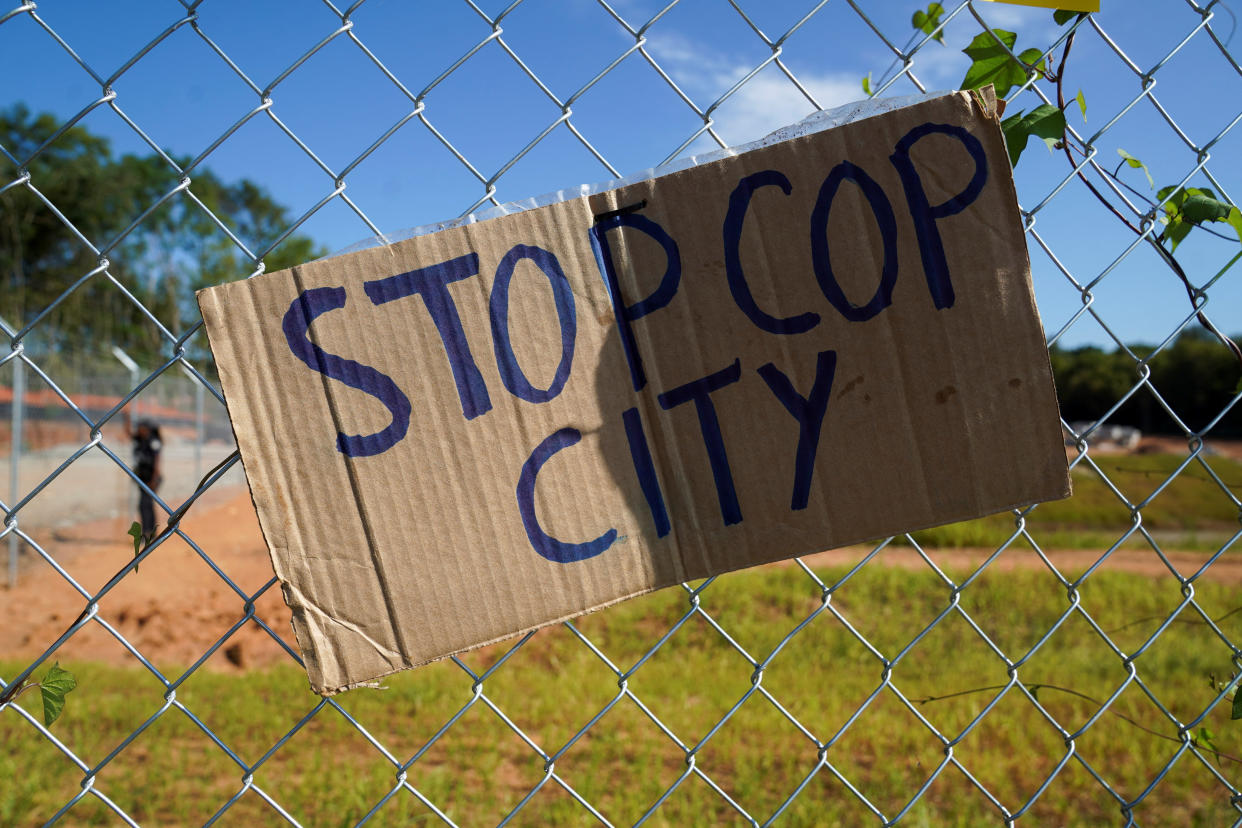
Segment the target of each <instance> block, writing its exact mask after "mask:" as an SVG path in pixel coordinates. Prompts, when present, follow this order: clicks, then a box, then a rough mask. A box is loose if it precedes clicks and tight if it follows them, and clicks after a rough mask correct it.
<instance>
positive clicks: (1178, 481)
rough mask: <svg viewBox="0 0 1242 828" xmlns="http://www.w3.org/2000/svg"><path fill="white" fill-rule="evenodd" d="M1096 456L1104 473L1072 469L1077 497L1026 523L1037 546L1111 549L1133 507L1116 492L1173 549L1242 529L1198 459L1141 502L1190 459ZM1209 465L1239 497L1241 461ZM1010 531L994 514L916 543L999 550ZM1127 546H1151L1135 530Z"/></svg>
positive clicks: (1045, 507)
mask: <svg viewBox="0 0 1242 828" xmlns="http://www.w3.org/2000/svg"><path fill="white" fill-rule="evenodd" d="M1093 459H1094V461H1095V463H1096V465H1097V466H1098V467H1099V470H1100V471H1096V470H1095V469H1094V468H1092V467H1091V466H1089V465H1088V464H1086V463H1079V464H1078V465H1077V466H1075V467H1074V470H1073V472H1072V478H1073V483H1074V496H1073V497H1071V498H1069V499H1067V500H1060V501H1054V502H1051V503H1044V504H1042V505H1040V506H1039V507H1037V508H1036V509H1035V510H1034V511H1033V512H1032V513H1031V514H1030V516H1029V517H1028V518H1027V521H1026V527H1027V531H1028V532H1030V534H1031V535H1032V536H1033V537H1034V538H1035V540H1036V542H1037V543H1039V544H1040V546H1042V547H1044V548H1047V549H1100V550H1104V549H1107V548H1109V547H1110V546H1111V545H1112V544H1114V543H1116V542H1117V539H1118V538H1120V537H1121V536H1122V535H1123V534H1124V533H1125V532H1126V531H1127V530H1129V529H1130V527H1131V526H1132V525H1133V520H1132V518H1131V515H1130V510H1129V508H1128V507H1127V506H1126V505H1125V503H1124V502H1123V501H1122V500H1121V498H1120V497H1118V494H1117V492H1120V494H1121V495H1123V496H1124V497H1125V498H1126V499H1127V500H1129V501H1130V502H1131V503H1133V504H1135V505H1141V506H1142V520H1143V524H1142V525H1143V526H1144V527H1146V528H1147V530H1148V531H1150V532H1151V533H1152V535H1153V536H1154V537H1155V538H1156V540H1157V541H1158V542H1160V543H1161V544H1162V545H1167V546H1169V547H1170V548H1174V549H1205V550H1214V549H1219V548H1220V547H1221V545H1223V544H1224V543H1225V542H1227V541H1228V540H1229V539H1230V538H1231V537H1233V535H1234V534H1235V533H1237V532H1238V530H1239V528H1240V527H1239V516H1238V507H1237V506H1236V505H1235V504H1234V502H1233V500H1231V499H1230V497H1229V496H1228V495H1227V494H1225V492H1224V491H1223V490H1222V489H1221V487H1220V486H1219V485H1218V484H1217V482H1216V481H1215V480H1214V479H1213V478H1212V476H1211V474H1209V472H1208V470H1207V469H1205V468H1204V467H1203V466H1202V465H1200V464H1199V463H1198V462H1197V461H1192V462H1191V463H1190V464H1189V465H1188V466H1187V467H1186V468H1185V469H1183V470H1182V471H1181V472H1180V473H1179V474H1177V476H1176V477H1175V478H1173V480H1172V482H1170V483H1169V484H1168V486H1167V487H1165V488H1163V489H1162V490H1161V491H1160V493H1159V494H1158V495H1156V496H1155V497H1154V498H1151V500H1150V502H1147V503H1144V501H1146V500H1148V498H1149V497H1151V495H1152V493H1153V492H1155V491H1156V490H1157V489H1159V488H1160V487H1161V486H1162V485H1163V484H1164V483H1165V481H1167V480H1168V479H1169V477H1170V476H1171V475H1172V474H1173V473H1174V472H1175V471H1177V470H1178V468H1179V467H1180V466H1181V465H1182V464H1183V463H1184V462H1185V455H1181V456H1179V455H1174V454H1130V455H1101V456H1097V457H1093ZM1207 463H1208V465H1209V466H1210V468H1211V470H1212V472H1214V473H1215V474H1216V476H1217V477H1219V478H1220V480H1221V482H1222V483H1224V484H1225V485H1226V486H1227V487H1228V488H1229V489H1230V490H1232V491H1233V492H1234V496H1235V497H1236V496H1238V494H1239V493H1242V463H1239V462H1237V461H1236V460H1232V459H1229V458H1227V457H1220V456H1214V457H1208V458H1207ZM1100 472H1103V473H1104V475H1106V476H1107V478H1108V480H1109V481H1111V483H1112V485H1113V486H1115V487H1116V489H1117V492H1114V491H1113V490H1112V489H1111V488H1110V487H1109V485H1108V483H1106V482H1105V480H1104V478H1103V477H1101V475H1100ZM1013 532H1014V520H1013V518H1012V517H1011V516H1007V515H992V516H991V517H986V518H981V519H979V520H971V521H966V522H963V523H954V524H950V525H948V526H940V527H937V528H935V529H928V530H925V531H922V532H916V533H914V539H915V540H916V541H918V542H919V543H920V544H927V545H929V546H949V547H989V546H990V547H993V548H995V547H997V546H999V545H1000V544H1002V543H1004V542H1005V541H1006V540H1007V539H1008V538H1009V537H1010V536H1011V535H1013ZM1123 546H1124V547H1129V548H1142V547H1148V543H1147V541H1146V540H1145V539H1144V538H1143V536H1142V535H1141V534H1140V533H1137V532H1136V533H1134V534H1132V535H1131V536H1130V537H1129V538H1128V539H1127V540H1126V542H1125V543H1124V544H1123Z"/></svg>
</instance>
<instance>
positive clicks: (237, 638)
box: [0, 489, 1242, 671]
mask: <svg viewBox="0 0 1242 828" xmlns="http://www.w3.org/2000/svg"><path fill="white" fill-rule="evenodd" d="M233 491H234V492H235V494H233V495H232V496H230V497H227V498H225V499H223V500H217V501H216V502H215V503H212V502H210V501H208V502H205V503H200V504H198V505H197V506H196V507H195V508H194V509H192V510H191V511H190V513H189V514H188V515H187V516H186V518H185V519H184V520H183V522H182V528H183V531H184V532H185V534H186V535H188V536H189V537H190V538H191V539H193V540H194V542H195V543H197V544H198V545H199V546H200V548H201V549H203V551H204V552H206V553H207V554H208V555H209V556H210V557H211V559H212V560H213V561H214V562H215V564H216V565H217V566H218V567H219V568H220V569H221V570H222V571H223V572H224V574H225V575H227V576H228V577H229V578H230V579H231V580H232V581H233V582H234V583H235V584H236V585H237V587H238V588H239V589H240V590H241V592H243V593H244V594H245V595H253V594H254V593H255V592H256V591H258V590H260V589H262V588H263V587H264V585H266V584H269V583H270V582H271V581H272V580H273V577H274V576H273V574H272V566H271V561H270V559H269V557H268V553H267V549H266V547H265V545H264V543H263V538H262V535H261V534H260V532H259V526H258V521H257V519H256V518H255V513H254V508H253V506H252V505H251V502H250V497H249V494H248V493H247V492H246V491H245V490H240V491H238V490H237V489H234V490H233ZM128 522H129V521H128V520H127V519H126V520H122V519H113V520H100V521H94V522H90V523H84V524H79V525H77V526H74V527H72V528H71V529H62V530H56V531H48V532H43V533H39V534H40V537H38V538H37V539H38V540H39V541H40V543H41V545H43V548H44V549H45V550H46V551H47V552H48V553H49V554H50V555H51V556H53V557H54V558H55V559H56V560H57V562H58V563H59V564H60V565H61V566H62V567H64V569H65V570H66V571H67V572H68V573H69V575H71V576H72V577H73V578H74V579H75V580H76V581H77V582H78V583H79V584H80V585H81V586H82V588H83V589H84V590H86V591H87V592H89V593H94V592H95V591H96V590H98V589H99V588H100V587H102V586H103V585H104V584H105V583H107V581H108V580H109V578H111V577H112V575H113V574H114V573H115V572H116V571H117V570H118V569H119V568H120V567H122V566H123V565H124V564H125V563H126V561H128V560H129V559H130V558H131V557H132V555H133V544H132V542H131V539H130V538H129V537H128V536H127V535H126V534H125V532H126V527H127V525H128ZM869 550H870V548H869V547H847V548H844V549H837V550H832V551H828V552H821V553H818V554H815V555H810V556H807V557H805V558H803V560H804V561H805V562H806V563H807V564H808V565H809V566H811V567H813V568H825V567H838V566H851V565H853V564H855V563H857V562H858V561H859V560H861V559H862V558H863V557H864V556H865V555H866V554H867V552H868V551H869ZM992 551H993V550H984V549H935V550H929V551H928V554H929V555H930V556H931V557H932V559H933V560H935V561H936V563H937V565H938V566H940V567H941V568H942V569H947V570H950V571H954V572H958V573H965V572H970V571H973V570H974V569H975V568H976V567H977V566H979V564H981V563H982V562H983V561H984V560H985V559H986V558H987V557H988V556H989V555H990V554H991V553H992ZM1099 554H1100V553H1099V551H1093V550H1082V551H1051V552H1048V555H1049V558H1050V559H1051V560H1052V561H1053V563H1054V564H1055V565H1056V566H1057V568H1058V569H1060V571H1061V572H1062V573H1063V574H1065V575H1066V576H1067V577H1070V578H1072V577H1074V576H1076V575H1077V574H1079V573H1081V572H1082V571H1083V570H1085V569H1086V568H1087V567H1089V566H1091V565H1092V564H1093V563H1094V562H1095V561H1096V559H1097V558H1098V557H1099ZM1167 554H1168V556H1169V558H1170V560H1171V562H1172V563H1173V564H1174V566H1176V567H1177V568H1178V570H1179V571H1180V572H1182V573H1183V574H1185V575H1189V574H1190V573H1193V572H1194V571H1196V570H1197V569H1198V568H1199V567H1200V566H1202V564H1203V563H1204V562H1205V561H1206V560H1207V559H1208V558H1209V557H1210V554H1209V553H1205V552H1169V553H1167ZM790 563H791V562H785V563H783V564H773V566H788V565H790ZM868 565H869V566H874V565H880V566H896V567H902V568H907V569H912V570H920V571H921V570H924V569H925V568H926V567H927V564H926V562H925V561H923V559H922V558H921V557H919V555H918V554H917V553H916V552H915V551H914V550H913V549H911V548H909V547H898V546H893V547H888V548H885V549H884V550H882V551H881V552H880V553H879V554H878V555H877V556H876V557H875V558H874V559H873V561H872V562H871V563H869V564H868ZM1044 566H1045V564H1044V563H1043V562H1042V561H1041V560H1040V559H1039V557H1038V556H1036V555H1035V553H1033V552H1031V551H1029V550H1026V549H1018V548H1015V549H1011V550H1008V551H1006V552H1005V553H1003V554H1002V555H1001V556H1000V557H999V558H997V559H996V560H995V561H994V562H993V563H992V564H990V569H992V570H995V571H1001V572H1006V571H1012V570H1015V569H1019V568H1021V569H1031V568H1041V567H1044ZM1106 568H1107V569H1108V570H1109V571H1126V572H1132V573H1136V574H1142V575H1148V576H1151V577H1158V576H1165V577H1167V576H1168V570H1167V569H1166V568H1165V566H1164V564H1162V563H1161V562H1160V560H1159V558H1157V557H1156V555H1155V554H1154V553H1152V552H1151V551H1149V550H1128V549H1122V550H1118V551H1116V552H1114V553H1113V555H1112V556H1111V557H1110V558H1109V561H1108V563H1107V565H1106ZM1208 577H1210V578H1211V579H1212V580H1213V581H1217V582H1223V583H1229V584H1242V559H1240V558H1239V557H1236V556H1233V555H1226V556H1222V557H1221V558H1220V559H1219V560H1218V561H1216V562H1215V563H1214V564H1213V565H1212V567H1211V569H1210V570H1209V573H1208ZM245 603H246V602H245V598H243V597H241V596H239V595H238V594H237V593H236V592H234V591H233V590H232V589H231V588H230V587H229V586H228V585H227V584H226V583H225V582H224V581H223V580H222V579H221V578H220V577H219V576H217V575H216V574H215V573H214V572H213V571H212V569H211V568H210V567H209V566H208V565H207V564H206V563H205V562H204V561H203V559H202V558H201V557H200V556H199V555H198V554H197V553H196V552H195V551H194V550H193V549H192V548H191V547H190V546H189V545H188V544H187V543H186V542H185V541H184V540H182V539H181V538H179V537H174V538H172V539H170V540H169V541H166V542H165V543H163V544H162V545H160V546H159V547H158V548H157V549H155V550H154V551H152V553H151V554H150V556H149V557H148V558H147V560H146V561H145V562H144V563H143V564H142V565H141V566H140V567H139V571H138V572H137V573H131V574H130V575H129V576H127V577H126V578H125V579H124V580H122V581H121V582H120V584H118V585H117V587H116V588H114V589H113V590H112V591H110V592H109V593H108V594H107V595H106V596H105V597H104V598H103V599H102V600H101V601H100V604H99V616H98V617H99V618H100V619H102V620H104V621H106V622H107V623H108V624H110V625H111V626H112V627H113V628H115V629H116V630H117V631H118V632H119V633H121V635H123V636H124V637H125V639H126V640H128V641H129V642H130V644H132V645H133V646H134V647H135V648H136V649H137V650H138V651H139V652H141V653H142V654H143V655H144V656H145V657H146V658H148V659H150V660H151V661H152V662H153V663H155V664H156V665H157V666H158V667H160V668H161V669H164V667H165V665H167V666H168V667H170V668H176V667H186V666H189V665H190V664H192V663H194V662H195V661H196V660H197V659H198V658H199V657H200V656H202V654H203V653H204V652H206V651H207V650H208V649H209V648H210V647H212V646H213V645H214V644H215V643H216V642H217V641H218V640H219V639H220V638H221V637H222V636H224V634H225V633H227V632H228V630H229V629H230V628H232V626H233V625H234V624H237V623H238V622H239V621H241V620H242V619H243V617H244V616H245V613H246V606H245ZM84 606H85V600H84V599H83V598H82V596H81V595H80V594H79V593H77V592H76V591H75V590H74V589H73V588H72V587H71V586H70V585H69V584H68V583H67V582H66V580H65V579H64V578H63V577H62V576H61V575H60V574H59V573H57V572H56V571H55V570H54V569H53V568H52V567H51V566H49V565H48V564H47V563H46V562H45V561H43V560H42V559H38V558H34V559H32V558H31V557H30V556H29V555H27V556H25V557H24V564H23V566H22V571H21V574H20V578H19V581H18V587H17V590H15V591H13V590H7V589H2V590H0V658H12V659H29V658H34V657H37V656H38V655H40V654H41V653H42V652H43V651H44V649H45V648H46V647H48V646H49V645H50V644H51V643H52V642H54V641H55V640H56V639H57V638H58V637H59V636H60V635H61V633H63V632H64V631H65V629H66V627H68V626H69V624H71V623H72V622H73V620H74V619H75V618H76V617H77V616H78V614H79V613H80V612H81V611H82V608H83V607H84ZM255 614H256V615H257V616H258V617H259V618H261V619H262V620H263V621H264V622H266V623H267V625H268V626H269V627H270V628H271V629H272V630H273V631H274V632H275V633H277V634H278V635H280V636H281V637H282V638H283V639H284V640H285V641H286V642H288V644H289V646H290V647H293V648H294V649H296V643H295V640H294V637H293V633H292V630H291V627H290V623H289V610H288V608H287V607H286V606H285V604H284V601H283V599H282V598H281V595H280V588H279V585H278V584H273V585H271V586H269V587H268V588H267V589H266V590H265V591H264V592H263V593H262V594H261V595H260V596H259V597H258V598H257V599H256V601H255ZM287 657H288V656H287V654H286V653H285V652H284V650H283V649H282V647H281V646H280V644H279V643H278V642H277V641H276V640H275V639H274V638H273V637H272V636H271V635H269V634H268V633H267V632H265V631H264V630H262V629H261V628H260V627H259V626H258V625H257V624H255V623H254V622H253V621H246V622H245V623H244V624H243V625H242V626H241V628H240V629H238V631H237V632H236V633H235V634H233V635H232V636H231V637H230V638H229V639H228V641H227V642H225V644H224V645H223V646H221V647H220V648H219V650H218V651H217V652H216V653H215V654H214V655H213V656H212V657H211V659H210V660H209V661H208V663H207V666H208V667H209V668H211V669H219V670H225V671H230V670H238V669H246V668H250V667H261V666H264V665H268V664H272V663H275V662H279V661H284V660H285V659H286V658H287ZM54 658H61V659H64V660H90V661H101V662H105V663H114V664H131V665H132V664H134V663H135V661H134V658H133V656H132V654H130V653H129V652H128V651H127V650H126V649H125V648H124V647H123V646H122V645H121V644H120V643H119V642H118V641H117V640H116V639H115V638H114V637H113V636H112V634H111V633H110V632H108V630H107V629H106V628H105V627H104V626H103V625H102V624H99V623H96V622H95V621H92V622H90V623H88V624H87V625H86V626H85V627H84V628H83V629H81V630H80V631H79V632H78V633H77V634H76V635H74V636H73V637H72V638H71V639H70V640H69V641H67V642H66V643H65V644H64V645H63V646H62V647H61V648H60V649H59V650H58V651H57V653H56V655H55V656H54Z"/></svg>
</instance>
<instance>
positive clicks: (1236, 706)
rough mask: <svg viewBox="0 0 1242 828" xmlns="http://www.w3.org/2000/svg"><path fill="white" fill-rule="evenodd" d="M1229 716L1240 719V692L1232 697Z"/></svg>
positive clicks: (1241, 708)
mask: <svg viewBox="0 0 1242 828" xmlns="http://www.w3.org/2000/svg"><path fill="white" fill-rule="evenodd" d="M1229 718H1230V719H1242V693H1238V694H1237V695H1236V696H1234V697H1233V710H1232V711H1231V712H1230V713H1229Z"/></svg>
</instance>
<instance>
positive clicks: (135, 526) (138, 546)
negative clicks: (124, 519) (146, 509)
mask: <svg viewBox="0 0 1242 828" xmlns="http://www.w3.org/2000/svg"><path fill="white" fill-rule="evenodd" d="M127 534H129V535H132V536H133V538H134V557H135V558H136V557H138V554H139V553H140V552H142V524H141V523H139V522H138V521H134V522H133V523H131V524H130V525H129V532H128V533H127ZM134 571H135V572H137V571H138V567H137V566H135V567H134Z"/></svg>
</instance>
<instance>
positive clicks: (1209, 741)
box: [1194, 727, 1220, 763]
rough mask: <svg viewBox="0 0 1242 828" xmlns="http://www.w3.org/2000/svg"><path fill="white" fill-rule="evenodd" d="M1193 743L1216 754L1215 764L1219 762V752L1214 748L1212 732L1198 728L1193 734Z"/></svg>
mask: <svg viewBox="0 0 1242 828" xmlns="http://www.w3.org/2000/svg"><path fill="white" fill-rule="evenodd" d="M1194 741H1196V742H1198V743H1199V744H1201V745H1203V746H1204V747H1205V748H1207V749H1208V750H1210V751H1212V753H1214V754H1216V761H1217V763H1219V762H1220V750H1219V749H1218V748H1217V747H1216V742H1215V735H1214V734H1213V733H1212V731H1210V730H1208V729H1207V728H1206V727H1201V728H1199V730H1198V731H1197V732H1196V733H1195V738H1194Z"/></svg>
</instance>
